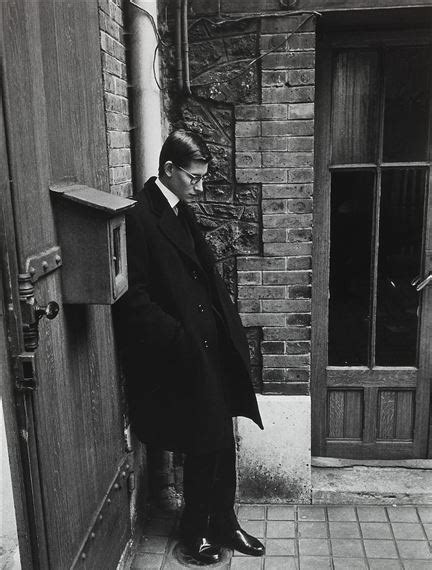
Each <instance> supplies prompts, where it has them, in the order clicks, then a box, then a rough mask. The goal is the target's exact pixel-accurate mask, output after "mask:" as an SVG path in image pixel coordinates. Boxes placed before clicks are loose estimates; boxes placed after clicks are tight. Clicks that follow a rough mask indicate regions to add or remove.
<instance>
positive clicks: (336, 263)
mask: <svg viewBox="0 0 432 570" xmlns="http://www.w3.org/2000/svg"><path fill="white" fill-rule="evenodd" d="M374 182H375V175H374V173H373V172H368V171H362V172H338V173H333V175H332V185H331V222H330V223H331V229H330V232H331V233H330V240H331V242H330V301H329V364H330V365H333V366H346V365H367V364H368V338H369V298H370V264H371V241H372V211H373V195H374Z"/></svg>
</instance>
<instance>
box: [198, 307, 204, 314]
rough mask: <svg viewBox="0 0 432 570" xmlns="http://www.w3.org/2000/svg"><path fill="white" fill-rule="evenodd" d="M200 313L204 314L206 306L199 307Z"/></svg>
mask: <svg viewBox="0 0 432 570" xmlns="http://www.w3.org/2000/svg"><path fill="white" fill-rule="evenodd" d="M198 311H199V312H200V313H204V311H205V307H204V305H198Z"/></svg>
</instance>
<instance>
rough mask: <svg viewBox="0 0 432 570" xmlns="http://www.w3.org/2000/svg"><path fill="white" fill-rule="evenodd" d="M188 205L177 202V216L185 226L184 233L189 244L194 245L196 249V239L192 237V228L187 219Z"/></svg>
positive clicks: (183, 226) (193, 247)
mask: <svg viewBox="0 0 432 570" xmlns="http://www.w3.org/2000/svg"><path fill="white" fill-rule="evenodd" d="M185 209H186V207H185V206H184V204H182V203H181V202H179V203H178V204H177V217H178V220H179V222H180V224H181V226H182V228H183V231H184V234H185V236H186V239H187V241H188V243H189V245H190V246H191V247H192V249H195V242H194V239H193V237H192V232H191V230H190V227H189V222H188V220H187V213H186V212H185Z"/></svg>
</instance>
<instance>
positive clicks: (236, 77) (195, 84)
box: [191, 12, 321, 87]
mask: <svg viewBox="0 0 432 570" xmlns="http://www.w3.org/2000/svg"><path fill="white" fill-rule="evenodd" d="M304 13H305V12H303V14H304ZM318 14H319V13H318V12H311V13H309V15H308V16H307V18H305V19H304V20H303V21H302V22H300V24H299V25H298V26H297V28H296V29H295V30H293V31H292V32H291V33H290V34H288V36H287V37H286V38H285V39H284V40H283V41H282V42H280V43H279V44H277V45H276V46H275V47H274V48H272V49H271V50H268V51H266V52H265V53H262V54H261V55H259V56H258V57H255V58H254V59H252V60H251V61H250V62H249V63H248V64H247V65H245V66H244V67H243V69H241V70H240V71H239V72H238V73H236V74H234V75H232V76H231V77H229V78H228V79H225V80H221V81H209V82H207V83H193V81H194V80H193V79H192V80H191V87H208V86H209V85H226V84H227V83H231V82H232V81H235V80H236V79H238V78H239V77H241V76H242V75H244V74H245V73H247V72H248V71H249V68H250V67H252V65H254V64H255V63H257V62H258V61H260V60H261V59H264V58H265V57H266V56H268V55H269V54H271V53H273V52H275V51H277V50H278V49H279V48H280V47H282V46H283V45H285V44H286V43H287V42H288V40H289V39H290V38H291V36H293V35H294V34H295V33H296V32H298V30H299V29H300V28H301V27H302V26H304V24H306V22H308V21H309V20H310V19H311V18H313V17H315V16H316V15H318ZM319 15H321V14H319ZM248 18H249V17H247V18H246V17H245V18H237V19H236V20H235V21H237V22H238V21H240V20H241V19H248ZM195 79H196V78H195Z"/></svg>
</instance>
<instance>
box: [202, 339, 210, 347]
mask: <svg viewBox="0 0 432 570" xmlns="http://www.w3.org/2000/svg"><path fill="white" fill-rule="evenodd" d="M202 344H203V347H204V348H208V347H209V342H208V340H207V339H204V340H203V342H202Z"/></svg>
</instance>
